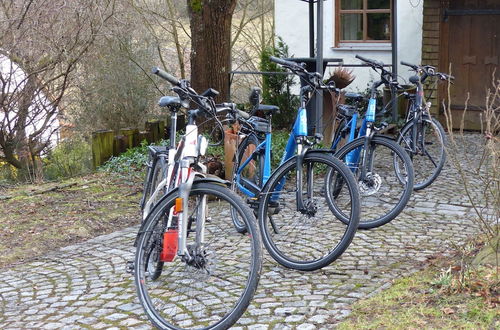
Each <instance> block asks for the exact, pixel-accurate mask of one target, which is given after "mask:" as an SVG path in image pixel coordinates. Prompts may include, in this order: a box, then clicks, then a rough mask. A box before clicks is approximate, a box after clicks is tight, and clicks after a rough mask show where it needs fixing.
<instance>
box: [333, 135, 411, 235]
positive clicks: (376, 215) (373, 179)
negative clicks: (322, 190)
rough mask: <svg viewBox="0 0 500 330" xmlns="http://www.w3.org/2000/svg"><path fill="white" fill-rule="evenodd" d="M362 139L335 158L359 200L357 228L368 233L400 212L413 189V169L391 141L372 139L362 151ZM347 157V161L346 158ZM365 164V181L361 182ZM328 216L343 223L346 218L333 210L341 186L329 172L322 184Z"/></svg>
mask: <svg viewBox="0 0 500 330" xmlns="http://www.w3.org/2000/svg"><path fill="white" fill-rule="evenodd" d="M365 139H366V137H360V138H357V139H355V140H353V141H351V142H350V143H348V144H346V145H345V146H344V147H343V148H342V149H340V150H339V151H338V152H337V153H336V154H335V156H337V157H338V158H339V159H342V160H344V161H346V159H347V158H350V159H351V160H350V161H346V162H347V166H348V167H349V168H350V169H351V171H352V172H353V173H354V176H355V178H356V181H357V182H358V185H359V192H360V196H361V217H360V221H359V228H361V229H371V228H375V227H379V226H382V225H384V224H386V223H388V222H389V221H391V220H392V219H394V218H395V217H396V216H398V214H399V213H401V211H402V210H403V209H404V207H405V206H406V204H407V203H408V200H409V199H410V196H411V192H412V189H413V166H412V163H411V159H410V157H409V156H408V154H407V153H406V152H405V151H404V149H403V148H401V147H400V146H399V145H398V144H396V142H394V141H393V140H391V139H389V138H386V137H383V136H379V135H375V136H373V137H372V139H371V143H370V144H369V145H368V148H367V150H365V146H364V145H365ZM348 155H349V157H347V156H348ZM363 164H365V165H364V166H365V168H364V171H365V177H364V178H361V174H362V169H363V168H362V167H363ZM325 186H326V191H327V196H329V198H328V200H329V202H330V209H331V210H332V212H333V213H334V214H335V215H336V216H337V217H338V218H339V219H340V220H341V221H342V222H344V223H348V222H349V221H350V220H349V217H348V216H347V214H345V213H344V211H343V210H342V209H340V208H338V207H337V204H336V203H335V200H336V199H337V198H338V197H337V194H339V189H341V188H342V182H341V181H340V184H339V180H338V177H337V174H336V173H334V172H329V173H328V174H327V176H326V181H325Z"/></svg>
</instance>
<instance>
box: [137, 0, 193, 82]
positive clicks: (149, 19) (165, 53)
mask: <svg viewBox="0 0 500 330" xmlns="http://www.w3.org/2000/svg"><path fill="white" fill-rule="evenodd" d="M129 2H130V4H131V6H132V7H133V8H134V9H135V11H136V12H137V14H138V15H139V17H140V18H141V22H142V24H144V26H145V27H146V28H147V30H148V32H149V34H150V36H152V37H153V38H154V39H155V41H156V51H157V56H158V59H159V62H161V64H162V65H163V67H164V68H165V69H166V70H168V71H169V72H171V73H172V74H174V75H176V76H180V77H181V78H183V79H184V78H186V77H187V75H188V74H187V73H188V72H187V65H186V62H187V55H188V54H189V50H190V39H191V36H190V32H189V27H188V25H189V20H188V17H187V16H188V14H187V7H186V3H185V2H184V1H174V0H129ZM172 57H175V58H176V59H177V61H176V63H172V61H171V58H172ZM155 64H159V63H155ZM150 65H153V63H151V64H150Z"/></svg>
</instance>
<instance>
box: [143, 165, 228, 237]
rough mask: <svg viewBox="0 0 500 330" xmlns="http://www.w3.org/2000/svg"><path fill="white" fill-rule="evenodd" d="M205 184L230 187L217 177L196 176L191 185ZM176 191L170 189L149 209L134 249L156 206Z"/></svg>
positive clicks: (176, 189)
mask: <svg viewBox="0 0 500 330" xmlns="http://www.w3.org/2000/svg"><path fill="white" fill-rule="evenodd" d="M207 182H209V183H215V184H218V185H221V186H224V187H228V188H229V187H231V182H229V181H228V180H223V179H221V178H219V177H216V176H210V177H203V176H198V175H197V176H196V177H195V178H194V181H193V185H195V184H197V183H207ZM178 190H179V187H176V188H174V189H172V190H171V191H169V192H168V193H167V194H165V196H163V197H162V198H161V199H160V200H159V201H158V202H157V203H156V205H155V206H154V207H153V208H152V209H151V211H150V212H149V214H148V216H147V217H146V219H144V221H143V222H142V223H141V226H140V227H139V231H138V232H137V235H136V237H135V240H134V247H137V241H138V240H139V237H140V236H141V234H142V233H144V225H145V224H146V222H147V219H148V218H149V217H150V216H151V214H154V213H155V209H156V207H157V206H158V205H160V204H161V202H162V201H163V200H164V199H166V198H167V197H168V196H170V195H171V194H174V193H176V192H177V191H178Z"/></svg>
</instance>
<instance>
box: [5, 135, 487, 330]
mask: <svg viewBox="0 0 500 330" xmlns="http://www.w3.org/2000/svg"><path fill="white" fill-rule="evenodd" d="M475 137H476V138H477V136H475ZM473 217H474V212H473V210H472V209H471V206H470V204H469V203H468V201H467V199H466V198H465V197H464V194H463V188H462V187H461V185H460V184H459V183H458V180H457V174H456V171H455V170H453V168H452V167H451V165H450V164H447V165H446V166H445V169H444V171H443V173H442V174H441V176H440V177H439V178H438V179H437V181H436V182H435V183H434V184H433V185H431V186H430V187H429V188H427V189H425V190H423V191H421V192H417V193H415V194H414V195H413V196H412V198H411V200H410V202H409V205H408V207H407V208H406V209H405V211H404V212H403V213H402V214H401V215H400V216H399V217H398V218H397V219H395V220H393V221H392V222H391V223H389V224H387V225H385V226H383V227H380V228H378V229H375V230H370V231H359V232H358V233H357V234H356V237H355V239H354V240H353V242H352V244H351V246H350V247H349V249H348V250H347V252H346V253H344V255H343V256H342V257H341V258H340V259H338V260H337V261H336V262H335V263H333V264H332V265H330V266H328V267H326V268H323V269H322V270H319V271H314V272H299V271H293V270H289V269H285V268H283V267H280V266H278V265H277V264H276V263H275V262H274V260H273V259H272V258H270V257H269V255H267V253H266V254H265V258H264V265H263V269H262V275H261V280H260V284H259V288H258V290H257V293H256V295H255V297H254V299H253V302H252V304H251V305H250V307H249V308H248V310H247V311H246V313H245V314H244V315H243V317H242V318H241V319H240V320H239V322H238V323H237V324H236V325H235V328H251V329H288V328H297V329H321V328H324V329H328V328H331V327H332V324H335V323H337V322H338V321H339V320H341V319H342V318H343V317H345V316H346V315H348V314H349V311H350V306H351V304H352V303H354V302H355V301H357V300H359V299H362V298H365V297H367V296H370V295H373V294H375V293H377V292H379V291H380V290H383V289H384V288H387V287H389V286H390V285H391V282H392V280H393V279H396V278H399V277H401V276H405V275H408V274H411V273H412V272H415V271H417V270H419V269H420V268H421V267H422V262H423V261H425V260H426V259H427V258H428V257H429V256H431V255H433V254H435V253H445V254H446V253H447V252H449V251H450V250H451V248H452V246H453V245H454V244H460V243H462V242H464V241H465V240H466V238H467V237H470V236H471V235H473V234H475V233H477V231H478V229H477V226H476V225H475V224H474V222H473V221H472V218H473ZM136 231H137V228H136V227H134V228H128V229H125V230H121V231H118V232H115V233H113V234H110V235H104V236H100V237H97V238H95V239H92V240H89V241H87V242H84V243H81V244H76V245H72V246H68V247H66V248H63V249H61V250H59V251H54V252H52V253H50V254H48V255H46V256H44V257H42V258H39V259H38V260H36V261H33V262H30V263H26V264H23V265H17V266H15V267H12V268H7V269H3V270H0V328H2V329H39V328H41V329H78V328H92V329H111V328H114V329H116V328H130V329H149V328H151V325H150V323H149V322H148V320H147V318H146V316H145V315H144V313H143V310H142V307H141V305H140V304H139V303H138V300H137V298H136V294H135V287H134V284H133V276H132V275H130V274H127V273H125V263H126V261H127V260H131V259H132V256H133V248H132V242H133V239H134V237H135V234H136Z"/></svg>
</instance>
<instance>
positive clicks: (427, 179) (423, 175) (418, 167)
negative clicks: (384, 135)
mask: <svg viewBox="0 0 500 330" xmlns="http://www.w3.org/2000/svg"><path fill="white" fill-rule="evenodd" d="M414 127H415V124H414V122H408V123H407V124H406V125H405V126H403V128H402V129H401V132H400V133H399V136H398V139H397V143H398V144H399V145H400V146H402V147H403V148H404V149H405V150H406V152H407V153H408V154H409V155H410V158H411V160H412V162H413V168H414V171H415V182H414V185H413V189H414V190H420V189H424V188H426V187H428V186H429V185H430V184H431V183H432V182H434V180H436V178H437V177H438V176H439V174H440V173H441V170H442V169H443V166H444V163H445V161H446V149H445V143H446V137H445V133H444V129H443V126H441V124H440V123H439V122H438V121H437V120H436V119H434V118H423V119H422V123H421V124H417V140H416V141H412V140H413V138H412V132H413V128H414ZM414 150H415V152H414Z"/></svg>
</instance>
